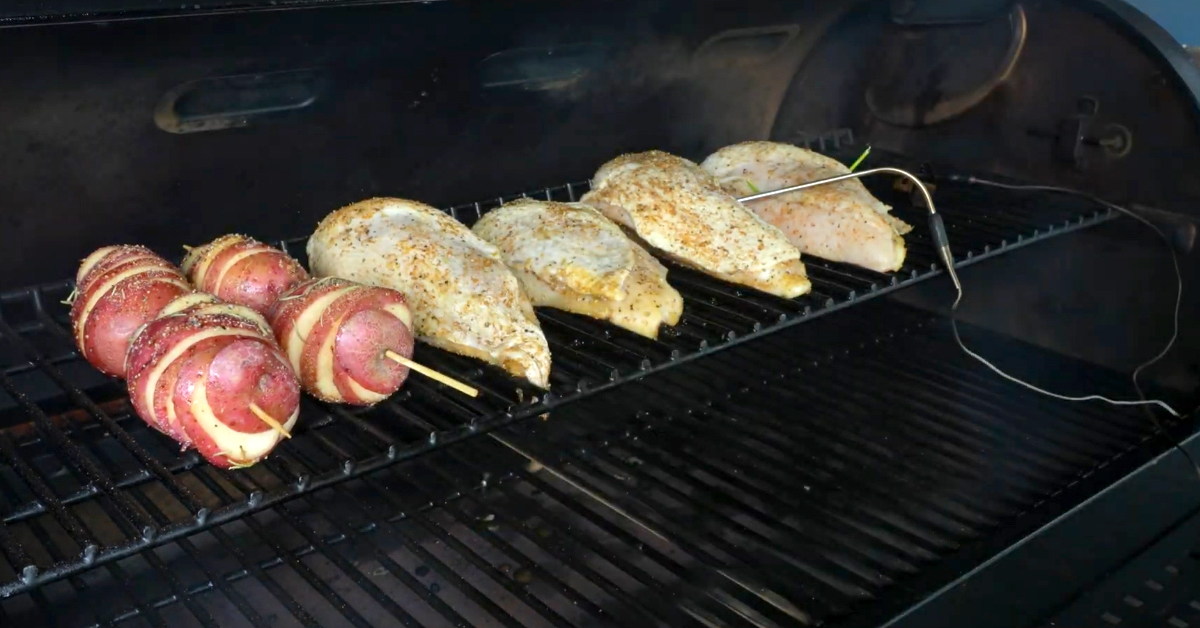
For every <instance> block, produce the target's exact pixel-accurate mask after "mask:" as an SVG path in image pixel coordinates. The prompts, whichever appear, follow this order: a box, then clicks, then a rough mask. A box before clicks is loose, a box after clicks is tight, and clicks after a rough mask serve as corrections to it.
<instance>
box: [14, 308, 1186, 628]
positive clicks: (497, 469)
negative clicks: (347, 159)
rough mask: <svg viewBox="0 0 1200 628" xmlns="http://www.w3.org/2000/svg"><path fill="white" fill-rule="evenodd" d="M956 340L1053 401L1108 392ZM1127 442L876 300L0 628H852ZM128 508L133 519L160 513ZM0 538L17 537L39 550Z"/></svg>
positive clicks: (1117, 381)
mask: <svg viewBox="0 0 1200 628" xmlns="http://www.w3.org/2000/svg"><path fill="white" fill-rule="evenodd" d="M966 333H967V335H968V338H969V339H970V341H971V342H973V343H975V344H976V345H977V346H981V347H986V349H987V350H988V351H990V352H993V353H996V354H1004V355H1008V356H1010V357H1013V358H1020V359H1021V361H1022V363H1023V364H1026V365H1028V366H1030V368H1036V369H1039V370H1040V371H1041V372H1042V373H1043V374H1044V375H1045V377H1046V381H1047V382H1048V383H1049V382H1052V383H1053V384H1054V385H1056V386H1059V387H1063V388H1068V389H1079V388H1087V389H1089V390H1094V389H1095V390H1103V391H1114V390H1123V389H1124V387H1125V384H1126V379H1125V377H1124V376H1122V375H1119V374H1115V373H1111V372H1106V371H1103V370H1099V369H1094V368H1089V367H1086V366H1084V365H1081V364H1078V363H1074V362H1071V361H1068V360H1063V359H1062V358H1059V357H1056V356H1054V355H1053V354H1049V353H1047V352H1044V351H1040V350H1037V349H1034V348H1032V347H1029V346H1028V345H1023V344H1021V343H1016V342H1013V341H1010V340H1004V339H1002V338H999V337H997V336H994V335H991V334H987V333H985V332H981V331H979V330H974V329H967V330H966ZM912 356H921V358H922V359H921V360H919V361H917V360H912V359H911V358H912ZM898 363H902V364H904V365H905V366H906V368H903V369H897V368H895V365H896V364H898ZM397 420H399V419H398V418H392V419H383V420H380V421H378V422H377V423H376V424H375V425H376V427H377V428H378V429H381V430H386V429H389V425H388V424H389V423H395V422H396V421H397ZM1153 434H1154V429H1153V427H1152V425H1151V424H1150V423H1149V422H1148V421H1147V420H1146V419H1145V417H1144V416H1142V415H1141V414H1140V413H1138V412H1123V411H1111V410H1110V409H1108V408H1103V407H1098V406H1090V405H1064V404H1061V403H1058V402H1055V401H1052V400H1047V399H1045V398H1042V397H1038V396H1035V395H1032V394H1030V393H1026V392H1024V391H1021V390H1019V389H1015V388H1013V387H1012V386H1010V385H1008V384H1005V383H1003V382H1002V381H1000V380H997V379H996V378H994V377H992V376H991V375H990V374H988V373H987V372H986V371H985V370H984V369H983V368H982V367H981V366H979V365H978V364H976V363H973V362H971V361H970V360H968V359H967V358H966V357H965V356H963V355H962V354H961V353H960V352H959V351H958V350H957V348H956V347H955V346H954V345H953V344H952V341H951V340H950V338H949V333H948V328H947V327H946V321H945V319H943V318H940V317H938V316H933V315H930V314H927V313H921V312H919V311H916V310H913V309H910V308H907V307H905V306H900V305H898V304H894V303H891V302H889V301H888V300H876V301H873V302H871V303H865V304H863V305H861V306H858V307H855V308H851V309H849V310H846V311H844V312H842V313H840V314H839V315H837V316H829V317H823V318H821V319H819V320H817V321H814V322H813V323H811V324H809V325H802V326H798V327H794V328H791V329H788V330H785V331H781V332H779V333H778V334H774V335H772V336H770V337H769V338H768V339H763V340H762V341H759V342H755V343H748V344H745V345H741V346H739V347H736V348H733V349H730V350H729V351H724V352H721V353H719V354H716V355H714V356H710V357H709V358H707V359H704V360H697V361H694V362H690V363H688V364H684V365H681V366H680V367H678V368H676V369H671V370H668V371H664V372H661V373H657V374H654V375H651V376H649V377H647V378H644V379H642V380H639V381H637V382H632V383H630V384H628V385H627V386H624V387H622V388H620V389H617V390H613V391H609V392H606V393H602V394H599V395H596V396H593V397H591V398H589V399H587V400H582V401H580V402H578V403H573V404H570V405H566V406H563V407H562V408H560V409H557V410H554V411H552V412H550V413H549V414H548V415H546V416H543V417H541V418H530V419H528V420H526V421H522V422H518V423H515V424H513V425H510V426H508V427H504V428H501V429H498V430H496V431H494V432H491V433H489V434H482V435H480V436H479V437H477V438H473V439H470V440H467V441H465V442H462V443H458V444H456V445H455V446H452V447H446V448H440V449H438V450H437V451H434V452H431V453H429V454H428V455H425V456H420V457H416V458H412V459H408V460H404V461H399V462H397V463H396V464H394V465H391V466H388V467H387V468H383V469H377V470H374V471H371V472H369V473H363V474H355V475H353V476H351V477H347V478H345V480H344V481H343V482H341V483H340V484H338V485H337V486H336V487H322V488H319V489H316V490H311V491H307V492H305V493H304V494H301V495H298V496H296V497H295V498H293V499H291V500H288V501H287V502H285V503H282V504H279V505H277V506H275V507H273V508H270V509H266V510H263V511H260V512H257V513H253V514H246V515H245V516H243V517H240V518H238V519H236V520H233V521H227V522H223V523H221V524H219V525H211V526H208V527H206V528H205V529H203V530H193V531H191V532H189V533H188V534H187V535H186V536H185V537H183V538H182V539H181V540H180V541H179V542H176V543H168V544H164V545H161V546H158V547H155V548H144V549H141V550H139V551H137V552H132V553H130V554H128V555H127V556H124V557H122V558H120V559H118V560H113V561H108V562H105V563H103V564H99V565H97V566H95V567H92V568H90V569H86V570H83V571H80V572H78V573H75V574H72V575H70V576H68V577H65V578H61V579H57V580H55V581H54V582H53V583H47V584H45V585H43V586H40V587H36V588H34V589H32V590H30V591H27V592H25V593H20V594H17V595H14V596H10V597H8V598H7V599H5V600H3V601H0V620H2V621H5V622H6V625H7V622H14V623H13V625H38V624H40V623H44V622H49V621H53V622H56V623H59V624H61V625H70V626H76V625H78V626H93V625H103V626H108V625H117V626H126V625H150V626H166V625H212V626H216V625H219V626H242V625H255V626H257V625H263V623H275V624H278V625H302V626H370V625H395V624H402V625H424V626H442V625H487V626H585V625H614V626H642V625H646V626H700V625H707V626H714V625H719V626H760V627H762V626H800V625H818V624H820V625H830V626H837V625H863V622H866V621H868V620H870V619H871V618H876V619H877V618H879V617H886V616H888V615H890V614H892V613H894V612H896V609H897V608H898V607H901V608H902V607H903V605H904V604H907V603H911V600H912V599H913V598H914V597H920V596H923V595H925V594H927V593H928V592H929V591H931V590H933V589H934V588H936V587H937V586H938V585H939V584H940V583H944V582H945V581H947V580H949V579H951V578H953V577H954V576H955V575H957V574H959V573H962V572H963V571H966V570H968V569H970V568H971V567H973V566H975V565H977V564H978V563H980V562H982V561H983V560H985V559H986V558H987V557H989V556H991V555H993V554H995V553H996V552H998V551H1000V550H1002V549H1003V548H1004V547H1006V546H1007V545H1008V544H1009V543H1010V542H1011V538H1012V537H1013V536H1017V537H1019V536H1020V535H1023V534H1025V533H1028V532H1029V531H1030V530H1032V529H1034V528H1036V527H1037V526H1038V525H1040V524H1041V523H1043V522H1045V521H1046V520H1047V519H1049V518H1051V517H1053V516H1054V515H1056V514H1058V513H1059V512H1061V511H1062V510H1064V509H1067V508H1069V507H1071V506H1072V505H1073V504H1076V503H1078V502H1079V501H1080V500H1082V499H1084V498H1086V497H1088V496H1089V495H1091V494H1093V493H1094V492H1095V491H1096V489H1097V487H1098V486H1104V485H1106V484H1107V483H1108V482H1110V481H1111V478H1112V477H1113V476H1114V475H1115V476H1119V475H1120V474H1123V473H1126V472H1128V471H1129V470H1130V469H1132V468H1135V467H1136V466H1137V465H1138V464H1139V463H1140V462H1141V461H1144V460H1145V459H1146V458H1147V457H1148V456H1150V455H1152V454H1154V453H1157V452H1159V451H1162V449H1163V448H1164V447H1165V446H1166V443H1165V442H1164V441H1163V440H1160V439H1157V438H1155V437H1154V435H1153ZM313 436H314V435H313V434H311V433H310V434H309V435H307V436H306V437H304V438H313ZM322 437H323V439H324V440H325V441H326V443H327V444H328V445H329V446H340V447H353V446H354V444H355V443H356V442H358V441H361V440H362V437H361V436H357V437H356V436H355V435H354V434H350V433H344V434H335V433H333V432H329V431H328V430H326V433H325V434H324V435H323V436H322ZM80 446H81V448H83V449H84V451H85V452H87V454H88V455H97V454H96V453H95V452H96V451H97V445H96V443H93V442H88V441H82V442H81V444H80ZM321 471H322V468H321V461H320V460H318V459H316V458H314V457H310V456H305V455H302V454H301V453H300V452H298V451H295V450H292V451H288V450H284V451H281V452H280V453H279V455H277V456H273V457H272V458H271V459H269V460H268V462H266V463H265V464H263V465H260V466H259V467H256V468H255V469H254V470H253V471H252V472H247V473H237V474H227V473H223V472H219V471H216V470H214V469H212V468H211V467H207V466H203V465H201V466H198V467H196V468H194V469H193V470H192V471H191V473H190V474H189V476H188V477H189V482H190V483H192V484H194V486H195V487H197V488H196V490H197V491H198V492H201V491H202V492H204V493H205V494H211V495H213V496H215V497H218V498H221V499H224V500H226V501H230V502H232V501H236V500H237V499H238V498H239V496H244V495H254V494H265V493H268V492H270V491H271V490H273V488H274V487H275V486H277V485H279V484H281V483H287V482H290V481H292V478H293V477H294V474H295V473H297V472H304V473H308V474H310V475H312V476H313V477H316V476H317V475H319V474H320V473H321ZM131 495H132V496H133V500H134V502H135V503H136V504H137V506H138V507H139V508H144V509H145V511H146V513H147V514H148V516H150V517H151V518H154V519H160V520H161V519H167V518H169V517H171V516H172V512H175V511H177V506H175V505H174V504H173V501H172V500H171V499H166V498H164V497H163V496H162V495H161V494H155V493H153V492H150V491H148V490H137V491H131ZM97 501H102V500H97ZM101 517H103V515H101ZM89 526H92V527H94V528H96V529H99V528H100V526H101V524H100V523H99V522H98V520H97V521H92V522H91V523H89ZM8 529H10V530H12V529H23V530H28V531H29V532H28V533H29V535H30V538H32V539H35V541H33V546H34V547H36V546H37V545H36V543H38V542H45V541H46V540H47V539H51V538H55V535H59V534H61V531H59V530H57V529H56V528H55V527H54V523H53V522H52V521H50V520H48V519H46V518H33V519H31V520H29V521H28V522H25V523H22V524H21V525H18V526H12V525H10V526H8ZM49 545H52V543H51V544H49Z"/></svg>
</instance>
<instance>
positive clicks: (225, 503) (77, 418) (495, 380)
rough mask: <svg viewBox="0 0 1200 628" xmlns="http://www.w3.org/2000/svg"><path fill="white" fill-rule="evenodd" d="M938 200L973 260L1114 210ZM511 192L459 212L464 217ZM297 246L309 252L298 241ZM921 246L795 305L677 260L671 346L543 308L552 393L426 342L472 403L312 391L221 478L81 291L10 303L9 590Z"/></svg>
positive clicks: (451, 427)
mask: <svg viewBox="0 0 1200 628" xmlns="http://www.w3.org/2000/svg"><path fill="white" fill-rule="evenodd" d="M875 183H876V184H877V183H878V182H875ZM584 190H586V184H585V183H578V184H568V185H564V186H559V187H555V188H549V189H546V190H544V191H542V192H539V193H538V194H537V195H538V196H540V197H544V198H549V199H557V200H574V199H576V198H578V196H579V195H580V194H581V193H582V192H583V191H584ZM875 192H876V193H877V194H878V195H879V196H880V197H881V198H883V199H884V200H885V201H887V202H889V203H891V204H893V205H894V206H896V208H897V210H896V213H897V215H898V216H899V217H901V218H902V219H905V220H908V221H909V222H911V223H913V224H916V225H920V224H923V223H922V222H921V221H922V220H923V218H924V217H923V214H922V211H921V210H919V209H916V208H913V207H912V206H911V204H910V203H909V202H908V201H907V197H906V196H904V195H903V194H902V193H900V192H898V191H896V190H893V189H891V188H886V187H877V188H876V189H875ZM938 197H939V204H940V207H941V210H942V212H943V213H944V215H945V217H946V222H947V227H948V229H949V232H950V236H951V239H952V241H953V243H954V247H955V254H956V255H957V256H958V258H959V259H960V260H961V263H962V264H969V263H972V262H974V261H977V260H979V259H982V258H984V257H987V256H990V255H995V254H998V253H1001V252H1004V251H1007V250H1009V249H1011V248H1013V247H1016V246H1020V245H1023V244H1027V243H1029V242H1033V241H1036V240H1039V239H1042V238H1045V237H1049V236H1052V235H1056V234H1059V233H1064V232H1067V231H1070V230H1074V229H1078V228H1081V227H1085V226H1088V225H1092V224H1095V223H1097V222H1100V221H1104V220H1107V219H1110V218H1112V217H1113V215H1112V214H1111V213H1110V212H1108V211H1107V210H1097V208H1096V207H1094V206H1092V205H1089V204H1086V203H1083V204H1081V203H1080V202H1079V201H1076V200H1074V199H1069V198H1063V197H1037V196H1021V195H1006V194H990V193H989V194H987V195H986V196H980V195H978V194H977V193H976V192H975V191H973V190H969V189H966V188H961V187H955V186H952V185H946V186H944V187H942V188H941V189H939V191H938ZM504 200H505V198H499V199H495V200H493V201H488V202H483V203H472V204H468V205H462V206H457V207H454V208H451V209H450V210H449V211H450V212H451V213H452V214H453V215H455V216H456V217H457V218H459V219H462V220H464V222H468V223H469V222H471V221H472V220H473V219H475V218H477V217H478V216H479V215H480V214H481V213H483V212H485V211H487V210H488V209H490V208H492V207H494V206H496V205H498V204H499V203H501V202H502V201H504ZM284 244H285V246H286V247H287V248H288V249H289V251H291V252H292V253H293V254H296V255H298V256H299V257H301V258H303V250H302V248H303V247H302V246H301V244H302V240H293V241H289V242H286V243H284ZM908 244H909V259H908V262H907V263H906V265H905V267H904V268H903V269H902V270H901V271H900V272H898V273H895V274H893V275H882V274H878V273H872V272H869V271H864V270H861V269H856V268H853V267H850V266H846V265H841V264H835V263H830V262H825V261H822V260H818V259H815V258H811V257H810V258H807V260H806V261H807V263H808V268H809V272H810V276H811V278H812V281H813V285H814V291H813V293H812V294H811V295H808V296H805V297H802V298H799V299H795V300H790V301H789V300H783V299H778V298H774V297H770V296H767V295H764V294H761V293H757V292H755V291H753V290H749V289H743V288H738V287H735V286H732V285H729V284H725V283H722V282H719V281H716V280H713V279H711V278H708V277H706V276H704V275H702V274H701V273H698V272H695V271H691V270H688V269H682V268H678V267H672V268H671V279H672V283H673V284H675V285H676V286H677V287H678V288H679V289H680V291H681V293H682V294H683V295H684V299H685V313H684V318H683V320H682V321H681V323H680V325H678V326H677V327H675V328H673V329H668V330H664V332H663V333H662V335H661V337H660V338H659V339H658V340H648V339H644V338H641V337H639V336H636V335H634V334H631V333H628V332H625V331H623V330H620V329H617V328H614V327H612V326H609V325H605V324H603V323H600V322H597V321H593V320H590V319H587V318H584V317H580V316H575V315H571V314H566V313H562V312H557V311H552V310H545V309H543V310H541V311H540V312H539V313H538V315H539V318H540V320H541V322H542V325H543V328H544V330H545V332H546V335H547V337H548V338H549V340H550V344H551V350H552V353H553V355H554V372H553V374H552V390H551V391H550V392H548V393H542V392H541V391H537V390H534V389H532V388H528V387H522V386H521V385H520V384H517V383H515V382H514V381H513V380H512V379H510V378H508V377H507V376H505V375H504V374H503V373H500V372H499V371H498V370H496V369H493V368H491V367H485V366H482V365H480V364H479V363H477V362H475V361H473V360H470V359H467V358H463V357H459V356H455V355H451V354H447V353H444V352H439V351H437V350H435V349H433V348H430V347H427V346H420V347H419V348H418V358H419V359H420V360H421V361H423V362H425V363H428V364H429V365H430V366H432V367H434V368H437V369H439V370H443V371H445V372H449V373H453V374H454V375H455V376H456V377H458V378H460V379H463V380H467V381H470V382H471V383H472V384H473V385H475V386H476V387H478V388H479V389H480V390H481V392H482V396H481V397H480V398H479V399H468V398H464V397H462V396H460V395H457V394H455V393H453V392H451V391H448V390H447V389H445V388H443V387H441V386H440V385H438V384H434V383H431V382H429V381H427V380H423V379H422V378H413V379H412V380H411V381H410V383H409V384H408V385H407V386H406V388H405V390H403V391H402V392H401V393H399V394H398V395H396V396H394V397H393V398H392V399H391V400H389V401H387V402H385V403H383V404H380V405H378V406H376V407H374V408H370V409H366V410H355V409H349V408H344V407H337V406H328V405H323V404H320V403H318V402H315V401H313V400H311V399H306V400H305V401H304V407H303V410H302V415H303V418H302V420H301V426H300V427H299V429H298V437H297V438H293V439H291V440H289V441H287V442H286V443H284V444H283V445H282V446H281V447H280V448H279V449H278V450H277V454H276V455H275V456H273V457H272V459H271V460H270V461H269V463H268V464H266V465H263V466H260V467H257V468H253V469H250V470H246V471H242V472H238V473H233V474H216V473H214V472H213V471H212V470H211V469H208V468H207V467H206V466H205V465H204V464H203V463H201V462H200V461H199V459H198V457H197V456H196V455H195V454H194V453H180V452H178V451H175V450H174V448H173V446H172V444H171V443H170V442H169V441H167V440H166V439H164V438H162V437H160V436H158V435H156V434H155V433H153V432H152V431H151V430H150V429H149V428H148V427H147V426H146V425H145V424H143V423H142V422H141V421H140V420H139V419H138V418H137V417H136V416H133V415H132V414H131V410H130V407H129V404H128V401H127V399H126V397H125V394H124V388H123V386H122V385H121V384H120V383H119V382H117V381H115V380H111V379H107V378H104V377H102V376H101V375H99V374H98V373H97V372H95V371H94V370H92V369H91V368H90V367H88V366H87V365H86V364H85V363H83V362H82V361H81V360H80V359H79V358H78V356H77V354H76V353H75V351H74V348H73V346H72V342H71V335H70V333H69V331H68V323H67V320H66V317H67V309H66V308H65V307H61V306H59V305H58V304H57V302H58V301H61V300H62V299H63V298H65V297H66V295H67V293H68V292H69V290H70V285H69V283H66V282H64V283H59V284H54V285H49V286H41V287H35V288H29V289H25V290H20V291H16V292H13V293H9V294H5V295H2V296H0V521H3V523H4V526H3V527H2V528H0V553H2V556H0V597H5V596H11V595H13V594H15V593H18V592H20V591H25V590H28V589H30V588H31V587H33V586H35V585H38V584H40V583H45V582H50V581H53V580H56V579H59V578H63V577H64V576H68V575H71V574H74V573H77V572H79V571H81V570H83V569H85V568H87V567H89V566H91V565H93V564H95V563H97V562H106V561H112V560H116V559H119V558H121V557H125V556H128V555H130V554H131V553H133V552H135V551H137V550H139V549H142V548H146V547H150V546H154V545H157V544H161V543H164V542H166V541H168V540H171V539H176V538H180V537H183V536H185V535H188V534H191V533H194V532H196V531H197V530H203V529H206V528H209V527H212V526H216V525H219V524H222V523H224V522H228V521H231V520H234V519H237V518H239V517H242V516H244V515H245V514H246V513H248V512H252V511H256V510H261V509H264V508H266V507H268V506H270V505H272V504H277V503H280V502H282V501H284V500H287V499H291V498H293V497H295V496H297V495H301V494H305V493H309V492H312V491H315V490H318V489H321V488H324V487H329V486H332V485H334V484H338V483H343V482H346V481H348V480H351V479H353V478H358V477H361V476H363V475H364V474H367V473H370V472H372V471H375V470H378V469H381V468H384V467H388V466H390V465H393V464H394V463H396V462H397V461H399V460H402V459H405V458H408V457H411V456H413V455H415V454H417V453H422V452H426V451H429V450H431V449H435V448H438V447H440V446H442V445H445V444H447V443H451V442H458V441H461V440H464V439H466V438H468V437H471V436H473V435H476V434H478V433H479V432H482V431H488V430H493V429H495V428H497V427H499V426H503V425H505V424H508V423H511V422H512V421H515V420H517V419H520V418H524V417H532V416H537V415H540V414H543V413H545V412H548V411H550V410H552V409H554V408H556V407H559V406H561V405H562V404H563V403H565V402H567V401H570V400H573V399H576V398H579V397H581V396H584V395H589V394H592V393H595V392H598V391H601V390H604V389H608V388H611V387H613V386H616V385H617V384H620V383H623V382H626V381H630V380H635V379H639V378H641V377H644V376H646V375H648V374H650V373H652V372H655V371H659V370H662V369H665V368H668V367H673V366H676V365H679V364H682V363H684V362H688V361H689V360H691V359H692V358H695V357H697V356H700V355H704V354H706V353H709V352H711V351H712V350H714V349H716V348H720V347H727V346H732V345H735V344H738V343H740V342H742V341H745V340H747V339H750V338H754V337H757V336H761V335H763V334H765V333H768V332H772V331H775V330H777V329H780V328H784V327H789V326H792V325H795V324H798V323H801V322H803V321H806V320H809V319H812V318H815V317H817V316H819V315H821V314H824V313H827V312H830V311H833V310H836V309H841V308H844V307H846V306H848V305H851V304H854V303H857V302H859V301H862V300H864V299H867V298H870V297H875V296H879V295H882V294H885V293H887V292H889V291H891V290H895V289H897V288H899V287H902V286H906V285H910V284H912V283H914V282H917V281H920V280H924V279H927V278H930V277H933V276H936V275H937V274H938V273H939V272H940V271H938V270H937V266H936V255H935V254H934V252H933V250H932V248H931V247H930V245H929V241H928V237H927V236H926V235H925V234H924V232H923V230H922V229H921V228H917V229H916V230H914V232H913V233H911V234H910V235H909V236H908ZM1029 455H1034V454H1029ZM1047 464H1053V463H1047ZM247 481H252V484H247V483H246V482H247Z"/></svg>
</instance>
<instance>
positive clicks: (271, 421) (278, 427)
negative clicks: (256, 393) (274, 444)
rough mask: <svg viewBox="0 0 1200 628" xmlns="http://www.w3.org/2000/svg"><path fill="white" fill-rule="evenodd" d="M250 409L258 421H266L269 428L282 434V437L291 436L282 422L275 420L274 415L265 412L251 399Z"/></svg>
mask: <svg viewBox="0 0 1200 628" xmlns="http://www.w3.org/2000/svg"><path fill="white" fill-rule="evenodd" d="M250 411H251V412H253V413H254V416H256V417H258V419H259V420H260V421H262V422H263V423H266V424H267V425H270V426H271V429H273V430H275V431H276V432H279V433H280V434H282V435H283V437H284V438H291V437H292V433H291V432H289V431H287V428H286V427H284V426H283V424H282V423H280V422H279V421H276V420H275V417H273V416H271V415H269V414H267V411H266V410H263V409H262V408H260V407H258V404H257V403H254V402H253V401H251V402H250Z"/></svg>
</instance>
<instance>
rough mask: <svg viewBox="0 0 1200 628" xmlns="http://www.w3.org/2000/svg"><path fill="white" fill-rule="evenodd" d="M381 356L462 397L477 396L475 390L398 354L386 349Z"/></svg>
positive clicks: (477, 393)
mask: <svg viewBox="0 0 1200 628" xmlns="http://www.w3.org/2000/svg"><path fill="white" fill-rule="evenodd" d="M383 355H385V356H387V358H388V359H389V360H392V361H393V362H396V363H397V364H400V365H402V366H407V367H408V368H410V369H412V370H414V371H416V372H418V373H420V374H422V375H424V376H425V377H428V378H429V379H433V380H437V381H439V382H441V383H443V384H445V385H447V386H449V387H451V388H453V389H454V390H457V391H458V392H460V393H462V394H464V395H467V396H469V397H478V396H479V391H478V390H476V389H475V388H472V387H470V386H468V385H466V384H464V383H462V382H460V381H458V380H457V379H454V378H452V377H450V376H448V375H443V374H442V373H439V372H437V371H435V370H433V369H431V368H429V367H427V366H421V365H420V364H417V363H416V362H413V361H412V360H410V359H408V358H406V357H404V356H402V355H400V354H399V353H396V352H395V351H392V350H391V349H388V350H387V351H385V352H384V353H383Z"/></svg>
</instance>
